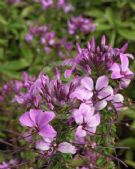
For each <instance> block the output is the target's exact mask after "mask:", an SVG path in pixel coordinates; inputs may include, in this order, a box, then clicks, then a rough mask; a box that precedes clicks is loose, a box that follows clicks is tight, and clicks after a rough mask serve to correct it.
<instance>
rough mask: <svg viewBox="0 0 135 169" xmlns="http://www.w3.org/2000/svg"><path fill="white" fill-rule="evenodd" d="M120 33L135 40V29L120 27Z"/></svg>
mask: <svg viewBox="0 0 135 169" xmlns="http://www.w3.org/2000/svg"><path fill="white" fill-rule="evenodd" d="M118 33H119V34H120V35H121V36H123V37H124V38H125V39H128V40H135V30H129V29H118Z"/></svg>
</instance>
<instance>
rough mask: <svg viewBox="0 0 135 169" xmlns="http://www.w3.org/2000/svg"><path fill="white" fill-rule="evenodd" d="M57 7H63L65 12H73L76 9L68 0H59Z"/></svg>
mask: <svg viewBox="0 0 135 169" xmlns="http://www.w3.org/2000/svg"><path fill="white" fill-rule="evenodd" d="M57 7H58V8H62V9H63V10H64V12H65V13H68V12H72V11H73V10H74V8H73V6H72V4H70V3H69V2H68V1H67V0H58V1H57Z"/></svg>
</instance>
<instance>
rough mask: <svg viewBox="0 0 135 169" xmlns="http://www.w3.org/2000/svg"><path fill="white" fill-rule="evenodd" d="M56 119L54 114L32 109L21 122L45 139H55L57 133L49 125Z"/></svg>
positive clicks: (22, 117)
mask: <svg viewBox="0 0 135 169" xmlns="http://www.w3.org/2000/svg"><path fill="white" fill-rule="evenodd" d="M54 117H55V114H54V112H51V111H42V110H36V109H31V110H30V111H28V112H25V113H24V114H23V115H22V116H21V117H20V118H19V121H20V123H21V125H23V126H26V127H30V128H32V129H33V130H35V131H36V132H37V133H38V134H39V135H40V136H41V137H42V138H43V139H46V138H54V137H55V136H56V131H55V130H54V129H53V127H52V126H51V125H50V124H49V122H50V121H51V120H52V119H53V118H54Z"/></svg>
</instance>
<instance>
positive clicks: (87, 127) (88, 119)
mask: <svg viewBox="0 0 135 169" xmlns="http://www.w3.org/2000/svg"><path fill="white" fill-rule="evenodd" d="M73 117H74V119H75V122H76V123H77V124H78V127H77V129H76V137H77V138H83V137H85V136H86V135H87V132H88V133H89V134H92V133H95V132H96V128H97V126H98V125H99V124H100V116H99V114H98V113H96V114H95V110H94V108H93V107H91V106H89V105H87V104H85V103H81V105H80V107H79V109H74V110H73Z"/></svg>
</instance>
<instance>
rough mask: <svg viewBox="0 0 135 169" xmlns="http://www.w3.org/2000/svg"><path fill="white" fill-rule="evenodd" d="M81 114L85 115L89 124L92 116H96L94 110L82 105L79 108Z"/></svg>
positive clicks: (85, 119)
mask: <svg viewBox="0 0 135 169" xmlns="http://www.w3.org/2000/svg"><path fill="white" fill-rule="evenodd" d="M79 112H81V114H82V115H83V118H84V121H85V122H86V123H87V122H89V120H90V119H91V116H92V115H93V114H94V108H93V107H90V106H89V105H87V104H85V103H82V104H81V105H80V107H79Z"/></svg>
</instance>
